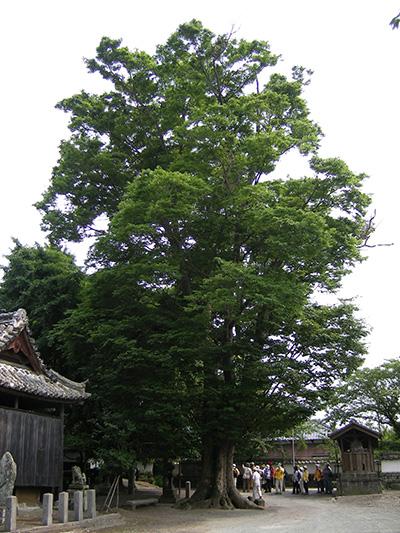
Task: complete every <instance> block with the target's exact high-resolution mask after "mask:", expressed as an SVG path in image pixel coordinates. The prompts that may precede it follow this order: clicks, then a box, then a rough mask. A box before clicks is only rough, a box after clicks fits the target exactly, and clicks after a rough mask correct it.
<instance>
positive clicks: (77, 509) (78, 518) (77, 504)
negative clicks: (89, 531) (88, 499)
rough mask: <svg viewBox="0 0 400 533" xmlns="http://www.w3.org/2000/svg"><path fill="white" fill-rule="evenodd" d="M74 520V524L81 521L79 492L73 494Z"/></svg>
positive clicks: (81, 498) (81, 512)
mask: <svg viewBox="0 0 400 533" xmlns="http://www.w3.org/2000/svg"><path fill="white" fill-rule="evenodd" d="M74 520H75V521H76V522H80V521H81V520H83V492H82V491H81V490H76V491H75V492H74Z"/></svg>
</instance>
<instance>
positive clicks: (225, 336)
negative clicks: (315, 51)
mask: <svg viewBox="0 0 400 533" xmlns="http://www.w3.org/2000/svg"><path fill="white" fill-rule="evenodd" d="M277 59H278V58H277V56H275V55H273V54H272V53H271V52H270V50H269V46H268V44H267V43H266V42H263V41H252V42H248V41H244V40H237V39H236V38H235V37H234V36H233V35H220V36H216V35H214V34H212V33H211V32H210V31H209V30H207V29H205V28H203V26H202V25H201V23H199V22H198V21H191V22H190V23H187V24H183V25H182V26H180V27H179V28H178V30H177V31H176V32H175V33H174V34H173V35H172V36H171V37H170V38H169V39H168V41H167V42H166V44H165V45H161V46H159V47H158V48H157V50H156V52H155V54H154V55H153V56H151V55H149V54H146V53H144V52H139V51H134V52H131V51H129V50H128V49H127V48H125V47H122V46H121V41H118V40H112V39H109V38H103V39H102V41H101V43H100V46H99V47H98V49H97V56H96V58H95V59H91V60H87V65H88V68H89V70H90V71H91V72H96V73H99V74H100V75H101V76H102V77H103V78H104V79H106V80H108V81H109V82H110V87H111V90H110V91H109V92H107V93H104V94H101V95H90V94H88V93H86V92H82V93H80V94H78V95H75V96H73V97H71V98H68V99H66V100H64V101H62V102H61V103H60V104H59V107H60V108H61V109H63V110H64V111H66V112H68V113H70V117H71V118H70V129H71V132H72V135H71V138H70V139H69V140H67V141H64V142H63V143H62V144H61V148H60V160H59V162H58V164H57V166H56V167H55V169H54V172H53V178H52V182H51V185H50V187H49V189H48V190H47V192H46V193H45V195H44V197H43V199H42V201H41V202H40V203H39V204H38V207H39V208H40V209H41V211H42V213H43V225H44V228H45V229H46V230H47V231H49V235H50V238H51V240H52V241H53V242H60V241H63V240H65V239H66V240H81V239H83V238H85V237H86V236H88V235H96V236H97V239H96V243H95V245H94V247H93V248H92V251H91V254H90V263H89V264H90V265H91V267H92V268H93V269H94V270H95V272H94V274H92V275H91V276H90V277H89V279H88V280H87V282H86V285H85V290H84V294H83V298H82V304H81V305H80V307H79V308H78V309H76V310H75V311H73V312H72V313H71V315H70V316H69V317H68V319H66V320H65V321H63V322H62V323H61V324H60V325H59V327H58V336H59V339H60V341H61V340H62V339H64V346H65V350H66V352H67V353H68V354H69V357H70V358H71V359H74V358H75V359H76V360H77V361H78V364H77V368H78V369H79V371H80V372H82V377H91V378H92V379H91V381H92V390H93V391H94V401H95V402H96V406H95V409H96V416H95V417H94V424H97V427H100V426H101V428H102V429H100V430H99V431H100V434H101V432H102V431H103V436H104V434H105V433H104V431H105V429H104V428H105V427H106V425H107V423H108V422H107V420H110V418H112V419H113V424H114V425H115V424H116V426H115V427H117V426H118V424H119V425H120V426H121V425H122V424H124V423H125V425H124V431H125V430H126V428H127V427H128V428H131V432H130V435H127V436H124V437H123V438H122V440H120V441H119V444H121V442H124V443H126V445H128V443H129V442H130V443H131V446H133V447H136V450H137V452H138V454H139V455H143V453H150V452H151V453H162V454H164V455H165V454H168V453H169V454H170V455H171V454H180V453H181V451H182V448H185V449H186V450H187V449H188V446H190V442H192V443H193V442H195V441H196V439H197V438H200V439H201V441H202V443H203V446H206V445H207V443H208V445H210V443H211V445H212V446H214V447H215V446H219V445H221V444H222V443H224V442H229V443H232V445H234V444H235V443H236V442H238V441H239V440H240V439H241V438H243V436H244V435H251V434H255V433H258V431H259V430H260V428H262V431H263V432H264V433H271V432H273V431H274V430H275V431H278V430H279V431H282V430H284V429H285V428H287V427H289V426H290V425H292V424H293V423H294V422H299V421H301V419H303V418H304V417H306V416H309V415H310V414H311V413H313V412H315V411H316V410H317V409H319V408H320V407H321V406H322V405H324V402H326V400H327V399H328V397H329V395H330V393H331V390H332V386H333V384H334V383H335V380H337V379H339V378H341V377H344V376H345V375H346V374H348V373H349V372H351V371H352V370H354V369H355V368H356V367H357V366H358V365H359V364H360V362H361V359H362V354H363V352H364V345H363V337H364V336H365V334H366V330H365V328H364V326H363V324H362V323H361V322H360V321H359V320H357V319H356V318H355V316H354V310H355V309H354V306H353V305H352V304H351V302H341V303H339V304H338V305H334V306H324V305H319V304H317V303H316V302H315V292H316V291H318V290H323V291H335V290H336V289H337V288H338V287H340V283H341V279H342V277H343V276H344V275H345V274H346V273H347V272H349V271H350V270H351V268H352V267H353V266H354V264H355V263H356V262H358V261H360V260H361V259H362V257H361V254H360V251H359V250H360V246H361V244H362V242H363V240H364V239H365V231H366V230H365V228H366V220H365V216H366V209H367V207H368V205H369V198H368V197H367V196H366V195H365V194H364V193H363V192H362V189H361V187H362V183H363V179H364V177H365V176H364V175H356V174H354V173H353V172H351V170H350V169H349V168H348V167H347V165H346V164H345V163H344V162H343V161H341V160H339V159H336V158H331V159H322V158H320V157H318V155H317V149H318V145H319V140H320V136H321V132H320V129H319V127H318V125H317V124H316V123H315V122H314V121H313V120H311V118H310V116H309V111H308V108H307V105H306V103H305V101H304V99H303V97H302V91H303V87H304V85H305V84H306V83H307V81H306V79H305V71H304V69H302V68H299V67H297V68H295V69H294V70H293V78H292V79H287V78H286V77H285V76H283V75H281V74H276V73H273V74H272V75H271V76H270V77H269V79H267V81H266V82H265V83H264V84H262V83H261V80H262V79H264V77H265V74H264V71H265V69H266V68H267V67H271V66H274V65H275V64H276V62H277ZM290 150H297V151H298V152H299V153H300V154H303V155H304V156H307V157H309V162H310V175H309V176H305V177H302V178H298V179H292V178H286V179H277V178H276V177H272V176H271V172H272V171H273V170H274V169H275V167H276V165H277V163H278V162H279V161H280V159H281V158H282V156H283V155H284V154H286V153H287V152H288V151H290ZM100 220H102V221H103V223H104V221H105V222H106V224H107V228H106V229H101V224H99V221H100ZM83 374H85V376H84V375H83ZM110 413H114V415H112V414H111V416H109V414H110ZM107 417H108V418H107ZM108 427H112V431H109V432H108V433H107V435H108V436H110V437H112V436H113V435H114V441H115V442H116V443H117V444H118V435H119V432H118V431H117V430H116V429H115V427H114V426H112V424H108ZM142 432H143V433H142ZM151 432H153V433H152V434H151ZM128 433H129V432H128ZM124 435H126V432H125V433H124ZM143 435H146V437H145V438H144V437H143ZM141 436H142V439H141V440H142V441H143V442H145V443H147V445H146V447H145V448H146V449H145V450H143V449H141V446H142V445H141V444H140V437H141ZM156 444H157V445H156ZM124 445H125V444H124ZM142 448H143V447H142ZM167 450H169V451H167Z"/></svg>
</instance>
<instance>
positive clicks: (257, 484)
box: [253, 466, 262, 501]
mask: <svg viewBox="0 0 400 533" xmlns="http://www.w3.org/2000/svg"><path fill="white" fill-rule="evenodd" d="M256 500H262V494H261V473H260V469H259V467H258V466H253V501H256Z"/></svg>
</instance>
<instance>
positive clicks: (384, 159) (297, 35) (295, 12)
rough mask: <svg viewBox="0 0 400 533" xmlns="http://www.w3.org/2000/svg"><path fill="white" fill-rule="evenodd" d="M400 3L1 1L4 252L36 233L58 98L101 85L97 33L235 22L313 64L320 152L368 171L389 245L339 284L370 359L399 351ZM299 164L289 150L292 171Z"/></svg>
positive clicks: (290, 61)
mask: <svg viewBox="0 0 400 533" xmlns="http://www.w3.org/2000/svg"><path fill="white" fill-rule="evenodd" d="M399 11H400V0H347V1H346V0H334V1H333V0H247V1H245V0H242V1H237V0H197V1H192V0H186V1H185V0H183V1H177V0H169V1H168V2H166V1H161V0H153V1H152V2H138V1H135V0H112V1H111V0H107V1H104V0H35V1H31V0H13V1H11V0H5V1H3V2H0V45H1V48H0V49H1V55H2V67H1V71H2V72H1V78H0V102H1V108H2V112H1V119H2V122H1V129H0V147H1V166H0V169H1V188H0V228H1V231H0V256H4V255H6V254H7V253H8V252H9V250H10V247H11V237H12V236H14V237H17V238H18V239H19V240H20V241H21V242H22V243H23V244H28V245H30V244H33V243H34V242H35V241H37V242H44V236H43V235H42V233H41V231H40V227H39V224H40V216H39V214H38V213H37V212H36V210H35V208H34V207H33V206H32V204H33V203H34V202H36V201H37V200H38V199H39V198H40V197H41V194H42V192H43V191H44V190H45V189H46V187H47V185H48V182H49V179H50V175H51V169H52V167H53V166H54V164H55V163H56V161H57V158H58V145H59V142H60V140H61V139H62V138H65V137H66V136H67V135H68V130H67V127H66V126H67V121H68V120H67V119H68V117H67V116H66V115H64V114H63V113H62V112H61V111H58V110H56V109H55V108H54V106H55V104H56V103H57V102H58V101H59V100H61V99H62V98H64V97H67V96H71V95H72V94H74V93H76V92H79V91H80V90H82V89H85V90H88V91H96V90H101V87H102V85H101V84H100V83H99V80H98V79H97V78H96V77H95V76H94V75H89V74H88V73H87V72H86V69H85V66H84V64H83V61H82V58H83V57H93V56H94V54H95V48H96V46H97V45H98V43H99V41H100V39H101V37H102V36H104V35H107V36H110V37H113V38H118V37H122V38H123V41H124V44H125V45H127V46H129V47H131V48H138V49H144V50H146V51H148V52H152V51H154V47H155V45H156V44H158V43H162V42H164V41H165V39H166V38H167V37H168V36H169V35H170V34H171V33H172V32H173V31H174V30H175V29H176V28H177V26H178V25H179V24H180V23H182V22H185V21H188V20H190V19H192V18H198V19H200V20H201V21H202V22H203V24H204V25H206V26H207V27H209V28H210V29H211V30H212V31H214V32H215V33H223V32H226V31H229V30H230V29H231V28H232V26H234V27H235V28H236V30H237V33H238V36H239V37H243V38H247V39H264V40H268V41H269V42H270V44H271V48H272V51H273V52H275V53H279V54H281V55H282V63H281V67H282V70H283V71H288V70H289V69H290V67H291V66H292V65H304V66H306V67H308V68H311V69H312V70H313V71H314V76H313V81H312V84H311V85H310V86H309V87H308V88H307V93H306V98H307V100H308V103H309V106H310V109H311V112H312V116H313V118H314V119H315V120H316V121H317V122H318V123H319V124H320V125H321V127H322V129H323V131H324V133H325V138H324V141H323V144H322V149H321V154H322V155H323V156H338V157H341V158H343V159H344V160H345V161H346V162H347V163H348V164H349V166H350V167H351V169H352V170H354V171H356V172H365V173H366V174H368V175H369V176H370V179H369V181H368V183H367V185H366V191H367V192H369V193H371V194H372V195H373V209H376V212H377V217H376V222H377V231H376V233H375V236H374V241H375V242H376V243H389V242H393V243H394V245H393V246H391V247H378V248H374V249H370V250H368V251H367V252H368V260H367V261H366V262H364V263H363V264H361V265H360V266H358V267H357V269H356V270H355V272H354V273H353V274H352V275H351V276H349V277H348V278H347V279H346V280H345V283H344V288H343V292H342V295H344V296H346V297H348V296H356V297H358V304H359V306H360V308H361V315H362V316H363V317H364V318H365V320H366V322H367V323H368V324H369V325H370V327H371V328H372V333H371V335H370V338H369V345H370V349H369V355H368V357H367V361H366V363H367V364H368V365H369V366H374V365H377V364H380V363H381V362H383V360H384V359H387V358H390V357H395V356H397V355H398V354H399V353H400V350H399V349H398V346H399V340H398V329H400V325H399V313H398V305H399V297H400V290H399V287H400V283H399V274H398V270H399V263H400V238H399V231H398V230H399V211H400V204H399V194H398V193H399V191H400V184H399V171H398V168H399V158H400V153H399V152H400V150H399V148H400V146H399V124H400V105H399V104H400V90H399V89H400V71H399V57H400V56H399V52H400V30H397V31H393V30H391V28H390V27H389V21H390V20H391V18H392V17H393V16H394V15H396V14H397V13H398V12H399ZM280 170H281V172H282V173H283V172H285V173H286V170H287V169H285V168H283V167H282V168H281V169H280ZM296 170H297V169H296V163H295V162H292V163H291V167H290V172H291V175H296V173H297V172H296ZM298 172H299V175H301V174H302V172H303V168H302V167H301V165H300V166H299V168H298ZM0 261H1V262H2V263H4V258H3V257H1V258H0Z"/></svg>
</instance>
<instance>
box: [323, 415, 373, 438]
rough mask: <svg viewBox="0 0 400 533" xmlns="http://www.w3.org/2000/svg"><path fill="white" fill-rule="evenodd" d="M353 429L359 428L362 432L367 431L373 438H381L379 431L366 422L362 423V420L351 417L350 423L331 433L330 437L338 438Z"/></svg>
mask: <svg viewBox="0 0 400 533" xmlns="http://www.w3.org/2000/svg"><path fill="white" fill-rule="evenodd" d="M352 430H357V431H360V432H361V433H365V434H366V435H368V436H369V437H372V438H373V439H379V437H380V433H379V432H378V431H375V430H373V429H371V428H369V427H368V426H365V425H364V424H360V422H357V420H354V419H351V420H350V422H349V423H348V424H346V425H345V426H343V427H341V428H339V429H336V430H335V431H333V432H332V433H330V434H329V437H330V438H331V439H333V440H336V439H338V438H340V437H342V436H343V435H345V434H346V433H349V432H350V431H352Z"/></svg>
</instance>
